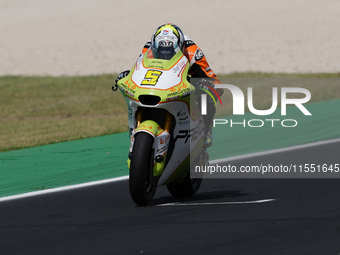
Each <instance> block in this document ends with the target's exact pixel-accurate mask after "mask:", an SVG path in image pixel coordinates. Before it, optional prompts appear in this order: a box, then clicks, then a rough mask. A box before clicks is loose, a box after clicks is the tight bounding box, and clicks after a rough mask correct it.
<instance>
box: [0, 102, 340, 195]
mask: <svg viewBox="0 0 340 255" xmlns="http://www.w3.org/2000/svg"><path fill="white" fill-rule="evenodd" d="M307 108H308V110H309V111H310V112H311V113H312V114H313V116H312V117H307V116H304V115H303V114H302V113H301V112H300V111H299V110H298V109H295V107H291V108H289V109H288V113H287V116H286V117H284V119H297V120H298V122H299V125H298V126H297V127H296V128H282V127H281V126H276V127H275V128H272V127H269V126H267V127H262V128H249V127H246V128H243V127H240V125H236V127H233V128H230V127H227V126H223V125H218V126H217V127H215V128H214V129H213V132H214V145H213V146H212V148H211V149H210V150H209V153H210V158H211V159H218V158H225V157H230V156H236V155H243V154H248V153H253V152H259V151H265V150H271V149H277V148H283V147H289V146H294V145H300V144H305V143H310V142H315V141H320V140H327V139H333V138H339V137H340V100H332V101H327V102H320V103H314V104H309V105H308V107H307ZM225 118H226V119H230V118H232V119H233V120H234V121H238V122H240V121H241V120H242V119H246V120H249V119H251V118H254V119H265V118H264V117H261V118H259V116H253V115H250V114H247V115H245V116H242V117H240V116H238V117H236V116H228V117H225ZM267 118H268V117H267ZM269 118H271V119H275V118H277V119H283V118H282V116H280V115H279V114H278V113H276V114H273V115H272V116H270V117H269ZM128 147H129V138H128V133H121V134H115V135H108V136H102V137H96V138H89V139H84V140H77V141H71V142H65V143H58V144H51V145H45V146H40V147H33V148H29V149H22V150H16V151H9V152H3V153H0V173H1V175H0V197H4V196H10V195H15V194H21V193H26V192H31V191H35V190H41V189H49V188H56V187H60V186H66V185H74V184H79V183H85V182H90V181H97V180H103V179H109V178H114V177H118V176H124V175H127V174H128V170H127V164H126V159H127V154H128Z"/></svg>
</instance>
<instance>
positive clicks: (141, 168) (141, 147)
mask: <svg viewBox="0 0 340 255" xmlns="http://www.w3.org/2000/svg"><path fill="white" fill-rule="evenodd" d="M134 139H135V141H134V145H133V150H132V155H131V163H130V173H129V189H130V195H131V198H132V199H133V201H134V202H135V203H136V204H137V205H140V206H145V205H147V204H148V203H149V202H150V201H151V200H152V198H153V196H154V194H155V191H156V188H157V182H158V178H157V177H154V176H153V155H154V153H153V149H152V144H153V140H154V138H153V137H152V136H151V135H149V134H147V133H144V132H141V133H138V134H136V135H135V137H134Z"/></svg>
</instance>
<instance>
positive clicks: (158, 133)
mask: <svg viewBox="0 0 340 255" xmlns="http://www.w3.org/2000/svg"><path fill="white" fill-rule="evenodd" d="M188 69H189V62H188V59H187V58H186V57H185V56H184V55H183V53H182V52H181V51H178V52H177V53H176V54H175V55H174V56H173V57H172V58H171V59H170V60H164V59H157V58H154V57H153V56H152V51H151V50H149V51H148V52H146V53H145V54H143V55H141V56H139V58H138V59H137V61H136V63H135V64H134V66H133V68H132V69H131V71H130V72H129V74H128V75H127V76H126V77H125V78H123V79H121V80H119V81H118V82H117V86H118V88H119V89H120V91H121V92H122V94H123V96H124V98H125V100H126V103H127V106H128V117H129V130H130V132H129V135H130V150H129V154H128V160H127V163H128V168H129V190H130V195H131V197H132V199H133V201H134V202H135V203H136V204H137V205H140V206H144V205H147V204H148V203H149V202H150V201H151V200H152V198H153V196H154V194H155V191H156V188H157V186H159V185H167V188H168V190H169V192H170V193H171V194H172V195H173V196H175V197H185V196H191V195H193V194H194V193H196V192H197V191H198V189H199V187H200V185H201V182H202V176H201V175H200V174H196V175H195V174H194V172H193V171H190V167H192V166H194V165H201V166H203V165H206V164H208V156H207V155H208V154H207V152H206V148H205V147H204V144H203V143H204V138H205V132H206V128H205V123H204V120H203V118H202V115H201V111H200V100H199V98H200V97H199V95H200V93H199V92H200V90H198V89H197V90H196V88H195V86H193V85H192V84H190V82H189V81H188Z"/></svg>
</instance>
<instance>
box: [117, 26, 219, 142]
mask: <svg viewBox="0 0 340 255" xmlns="http://www.w3.org/2000/svg"><path fill="white" fill-rule="evenodd" d="M150 47H151V50H150V51H148V50H149V49H150ZM179 50H181V51H182V52H183V54H184V56H185V57H186V58H187V59H188V61H189V63H190V68H189V72H188V74H189V75H190V76H191V77H192V78H200V79H199V80H198V82H195V83H193V85H194V86H195V87H199V88H203V89H205V90H211V88H212V89H214V87H215V86H214V85H215V84H220V83H221V82H220V80H219V79H218V78H217V76H216V74H215V73H214V71H213V70H212V69H211V68H210V66H209V64H208V62H207V60H206V58H205V55H204V54H203V51H202V50H201V49H200V48H199V47H198V46H197V45H196V44H195V42H193V41H192V40H191V39H190V38H189V37H188V36H186V35H184V34H183V32H182V30H181V29H180V28H179V27H178V26H176V25H175V24H171V23H167V24H164V25H161V26H159V27H158V28H157V29H156V31H155V32H154V33H153V35H152V37H151V40H150V41H148V42H147V43H146V44H145V45H144V47H143V50H142V54H146V53H147V52H149V54H152V55H153V57H156V58H159V59H167V60H169V59H171V57H172V56H174V55H175V54H176V53H177V52H178V51H179ZM151 57H152V56H151ZM128 74H129V70H126V71H123V72H121V73H120V74H119V75H118V77H117V79H116V84H117V82H118V81H119V80H120V79H122V78H124V77H125V76H127V75H128ZM196 80H197V79H196ZM216 91H217V93H218V95H219V96H221V95H222V93H223V90H222V89H217V90H216ZM211 94H213V95H214V93H211ZM208 98H209V97H208ZM207 108H208V112H209V114H208V115H205V116H204V121H205V123H206V126H207V127H208V130H207V133H206V139H205V142H204V144H205V146H206V147H210V146H211V144H212V123H213V118H214V116H215V112H216V109H215V104H214V102H213V100H212V99H211V98H210V99H208V102H207Z"/></svg>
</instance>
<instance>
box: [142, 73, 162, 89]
mask: <svg viewBox="0 0 340 255" xmlns="http://www.w3.org/2000/svg"><path fill="white" fill-rule="evenodd" d="M162 73H163V72H162V71H157V70H149V71H147V72H146V74H145V77H144V80H143V81H142V83H141V85H152V86H155V85H156V83H157V82H158V79H159V77H160V76H161V75H162Z"/></svg>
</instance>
